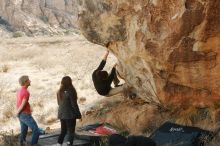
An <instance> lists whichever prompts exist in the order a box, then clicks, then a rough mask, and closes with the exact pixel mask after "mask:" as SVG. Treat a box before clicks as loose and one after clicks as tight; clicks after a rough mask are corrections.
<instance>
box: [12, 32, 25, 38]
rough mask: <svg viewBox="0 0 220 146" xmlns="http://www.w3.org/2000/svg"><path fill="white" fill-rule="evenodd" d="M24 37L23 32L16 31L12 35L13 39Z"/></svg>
mask: <svg viewBox="0 0 220 146" xmlns="http://www.w3.org/2000/svg"><path fill="white" fill-rule="evenodd" d="M24 35H25V34H24V32H21V31H16V32H14V33H13V37H14V38H18V37H23V36H24Z"/></svg>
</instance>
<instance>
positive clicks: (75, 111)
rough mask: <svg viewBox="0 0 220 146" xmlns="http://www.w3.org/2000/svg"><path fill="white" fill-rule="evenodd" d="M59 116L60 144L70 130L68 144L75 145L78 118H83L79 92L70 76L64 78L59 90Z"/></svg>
mask: <svg viewBox="0 0 220 146" xmlns="http://www.w3.org/2000/svg"><path fill="white" fill-rule="evenodd" d="M57 102H58V105H59V108H58V118H59V119H60V124H61V133H60V135H59V137H58V144H59V145H60V146H62V144H63V141H64V137H65V135H66V133H67V132H68V141H67V144H68V145H70V146H71V145H73V140H74V133H75V127H76V119H81V113H80V110H79V106H78V104H77V92H76V89H75V88H74V86H73V84H72V79H71V78H70V77H69V76H65V77H63V78H62V81H61V85H60V89H59V90H58V92H57Z"/></svg>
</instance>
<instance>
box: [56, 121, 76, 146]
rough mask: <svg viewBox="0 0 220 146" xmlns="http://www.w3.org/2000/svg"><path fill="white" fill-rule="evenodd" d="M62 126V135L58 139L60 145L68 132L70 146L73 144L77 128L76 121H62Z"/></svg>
mask: <svg viewBox="0 0 220 146" xmlns="http://www.w3.org/2000/svg"><path fill="white" fill-rule="evenodd" d="M60 124H61V133H60V135H59V137H58V143H59V144H62V143H63V140H64V137H65V135H66V133H67V132H68V142H70V145H72V144H73V139H74V134H75V127H76V119H60Z"/></svg>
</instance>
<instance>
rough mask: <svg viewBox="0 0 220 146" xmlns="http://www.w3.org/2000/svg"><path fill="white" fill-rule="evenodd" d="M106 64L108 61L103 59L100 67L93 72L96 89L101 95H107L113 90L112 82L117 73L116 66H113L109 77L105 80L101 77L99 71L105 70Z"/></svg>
mask: <svg viewBox="0 0 220 146" xmlns="http://www.w3.org/2000/svg"><path fill="white" fill-rule="evenodd" d="M105 64H106V61H105V60H102V61H101V63H100V64H99V66H98V68H97V69H96V70H94V72H93V73H92V80H93V83H94V86H95V89H96V91H97V92H98V93H99V94H100V95H107V94H108V93H109V91H110V90H111V83H112V81H113V79H114V76H115V74H116V70H115V67H113V68H112V71H111V73H110V75H109V76H108V78H107V79H104V80H103V79H101V78H100V77H99V76H98V75H97V71H101V70H103V68H104V66H105Z"/></svg>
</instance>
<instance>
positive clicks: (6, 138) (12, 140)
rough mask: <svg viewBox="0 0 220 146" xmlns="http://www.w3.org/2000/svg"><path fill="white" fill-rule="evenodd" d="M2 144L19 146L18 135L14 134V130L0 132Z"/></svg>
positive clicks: (3, 145) (0, 143)
mask: <svg viewBox="0 0 220 146" xmlns="http://www.w3.org/2000/svg"><path fill="white" fill-rule="evenodd" d="M0 145H1V146H18V145H19V143H18V136H16V135H14V132H13V130H12V131H10V132H8V131H1V132H0Z"/></svg>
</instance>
